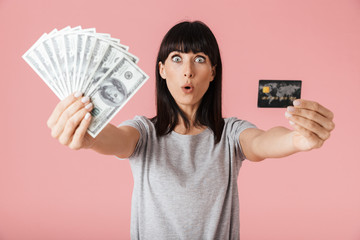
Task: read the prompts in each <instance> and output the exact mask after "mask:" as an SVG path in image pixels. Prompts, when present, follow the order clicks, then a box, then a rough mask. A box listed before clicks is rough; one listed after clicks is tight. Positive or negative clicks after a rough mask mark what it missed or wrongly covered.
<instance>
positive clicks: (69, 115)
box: [51, 97, 89, 138]
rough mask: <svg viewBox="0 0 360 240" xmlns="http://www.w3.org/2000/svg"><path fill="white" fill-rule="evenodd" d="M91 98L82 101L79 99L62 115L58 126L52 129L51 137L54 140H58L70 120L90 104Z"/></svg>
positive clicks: (84, 98)
mask: <svg viewBox="0 0 360 240" xmlns="http://www.w3.org/2000/svg"><path fill="white" fill-rule="evenodd" d="M88 102H89V97H83V98H82V99H81V100H80V99H77V101H75V102H73V103H72V104H71V105H70V106H68V107H67V108H66V109H65V110H64V111H63V113H62V114H61V116H60V118H59V120H58V121H57V123H56V125H55V126H54V127H53V128H52V131H51V135H52V136H53V137H54V138H58V137H59V136H60V135H61V134H62V132H63V131H64V128H65V125H66V124H67V122H68V120H69V119H71V118H72V116H74V115H75V114H76V113H77V112H78V111H79V110H80V109H81V108H83V107H84V106H85V104H88Z"/></svg>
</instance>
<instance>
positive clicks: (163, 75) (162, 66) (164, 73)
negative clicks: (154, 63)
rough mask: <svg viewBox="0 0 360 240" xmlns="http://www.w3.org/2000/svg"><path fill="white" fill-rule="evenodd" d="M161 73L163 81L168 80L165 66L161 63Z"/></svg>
mask: <svg viewBox="0 0 360 240" xmlns="http://www.w3.org/2000/svg"><path fill="white" fill-rule="evenodd" d="M159 73H160V76H161V78H162V79H166V72H165V66H164V64H162V62H161V61H160V62H159Z"/></svg>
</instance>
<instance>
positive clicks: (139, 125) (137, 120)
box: [119, 115, 155, 135]
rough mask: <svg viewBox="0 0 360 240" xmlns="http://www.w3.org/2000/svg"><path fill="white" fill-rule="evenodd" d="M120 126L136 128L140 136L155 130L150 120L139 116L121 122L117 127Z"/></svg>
mask: <svg viewBox="0 0 360 240" xmlns="http://www.w3.org/2000/svg"><path fill="white" fill-rule="evenodd" d="M121 126H130V127H133V128H136V129H137V130H138V131H139V132H140V134H142V135H144V134H145V133H148V132H151V131H153V130H154V128H155V127H154V124H153V123H152V121H151V119H150V118H148V117H145V116H139V115H137V116H135V117H134V118H133V119H130V120H126V121H124V122H122V123H121V124H120V125H119V127H121Z"/></svg>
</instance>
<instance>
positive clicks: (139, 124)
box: [117, 116, 149, 160]
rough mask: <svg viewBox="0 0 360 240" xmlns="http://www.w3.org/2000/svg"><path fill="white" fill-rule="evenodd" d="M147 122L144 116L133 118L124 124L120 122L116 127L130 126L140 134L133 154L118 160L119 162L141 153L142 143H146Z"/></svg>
mask: <svg viewBox="0 0 360 240" xmlns="http://www.w3.org/2000/svg"><path fill="white" fill-rule="evenodd" d="M147 121H149V120H148V119H147V118H146V117H144V116H135V117H134V118H133V119H130V120H126V121H124V122H122V123H121V124H120V125H119V126H118V127H121V126H130V127H133V128H135V129H136V130H138V131H139V133H140V138H139V140H138V142H137V144H136V147H135V149H134V152H133V153H132V154H131V156H130V157H129V158H119V157H117V158H118V159H120V160H126V159H131V158H133V157H136V156H138V155H139V153H140V152H141V151H142V148H143V146H144V142H146V138H147V135H148V129H149V127H148V124H147Z"/></svg>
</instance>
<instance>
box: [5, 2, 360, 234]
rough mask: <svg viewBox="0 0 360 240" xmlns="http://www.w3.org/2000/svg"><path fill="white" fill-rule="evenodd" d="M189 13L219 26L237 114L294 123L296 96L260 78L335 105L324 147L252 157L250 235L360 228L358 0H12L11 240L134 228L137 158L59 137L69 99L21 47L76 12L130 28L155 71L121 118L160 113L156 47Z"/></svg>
mask: <svg viewBox="0 0 360 240" xmlns="http://www.w3.org/2000/svg"><path fill="white" fill-rule="evenodd" d="M181 20H202V21H204V22H205V23H207V24H208V25H209V26H210V28H211V29H212V30H213V32H214V34H215V35H216V37H217V39H218V42H219V45H220V49H221V54H222V59H223V64H224V92H223V93H224V105H223V106H224V114H225V116H226V117H230V116H237V117H239V118H242V119H247V120H249V121H251V122H253V123H255V124H256V125H257V126H258V127H260V128H262V129H268V128H270V127H272V126H276V125H283V126H289V125H288V122H287V120H286V119H285V117H284V109H258V108H257V107H256V101H257V84H258V80H259V79H301V80H303V91H302V97H303V98H306V99H312V100H316V101H319V102H320V103H321V104H323V105H325V106H326V107H328V108H330V109H331V110H332V111H333V112H334V113H335V119H334V120H335V123H336V129H335V130H334V132H333V134H332V136H331V138H330V139H329V141H328V142H326V143H325V145H324V146H323V147H322V148H321V149H318V150H314V151H311V152H306V153H299V154H296V155H293V156H290V157H287V158H283V159H268V160H265V161H263V162H261V163H251V162H249V161H246V162H245V163H244V165H243V166H242V168H241V171H240V176H239V189H240V222H241V239H242V240H289V239H291V240H304V239H305V240H339V239H341V240H359V239H360V161H359V160H360V158H359V150H360V144H359V143H360V141H359V135H360V128H359V122H360V121H359V116H360V114H359V110H360V107H359V105H358V103H359V91H360V28H359V26H360V2H359V1H358V0H305V1H304V0H297V1H296V0H273V1H269V0H253V1H245V0H241V1H235V0H233V1H230V0H229V1H209V0H196V1H193V0H182V1H171V0H163V1H160V0H159V1H131V0H128V1H115V0H114V1H111V0H102V1H89V0H81V1H74V0H61V1H60V0H59V1H49V0H32V1H25V0H24V1H20V0H0V34H1V37H0V48H1V51H0V68H1V89H2V90H1V94H0V103H1V117H0V126H1V139H0V141H1V144H0V146H1V159H0V239H1V240H22V239H34V240H35V239H36V240H48V239H51V240H60V239H67V240H82V239H87V240H97V239H107V240H110V239H129V228H130V204H131V193H132V186H133V180H132V174H131V170H130V166H129V162H128V161H127V160H125V161H119V160H118V159H116V158H115V157H112V156H102V155H99V154H97V153H94V152H91V151H85V150H80V151H72V150H69V149H67V148H66V147H64V146H62V145H60V144H59V143H58V142H57V141H55V140H54V139H52V138H51V136H50V131H49V129H48V128H47V126H46V120H47V118H48V116H49V115H50V113H51V111H52V110H53V108H54V106H55V105H56V103H57V102H58V99H57V98H56V97H55V95H54V94H53V93H52V92H51V91H50V89H48V87H47V86H46V85H45V84H44V83H43V82H42V81H41V79H40V78H39V77H38V76H37V75H36V73H35V72H34V71H33V70H32V69H31V68H30V67H29V66H28V65H27V64H26V63H25V61H24V60H23V59H22V58H21V56H22V54H23V53H24V52H25V51H26V50H27V49H28V48H29V47H30V46H31V45H32V44H33V43H34V42H35V40H37V39H38V38H39V37H40V36H41V34H42V33H44V32H50V31H51V30H52V29H54V28H58V29H60V28H62V27H65V26H67V25H71V26H76V25H82V26H83V27H95V28H96V29H97V31H98V32H104V33H110V34H112V36H114V37H117V38H120V39H121V42H122V43H124V44H126V45H129V46H130V52H131V53H133V54H135V55H136V56H138V57H139V58H140V62H139V66H140V67H141V68H142V69H143V70H144V71H145V72H146V73H148V75H149V76H150V79H149V81H148V82H147V83H146V84H145V85H144V86H143V88H142V89H140V91H139V92H138V93H137V94H136V95H135V96H134V98H133V99H131V101H130V102H129V103H128V104H127V105H126V106H125V107H124V108H123V109H122V110H121V112H120V113H119V114H118V115H117V116H116V117H115V118H114V119H113V120H112V123H114V124H119V123H120V122H122V121H124V120H126V119H130V118H133V116H134V115H146V116H149V117H150V116H153V115H154V113H155V107H154V87H155V85H154V66H155V57H156V53H157V50H158V47H159V44H160V41H161V39H162V37H163V35H164V34H165V33H166V31H167V30H168V29H169V28H170V27H171V26H173V25H174V24H175V23H177V22H179V21H181Z"/></svg>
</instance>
